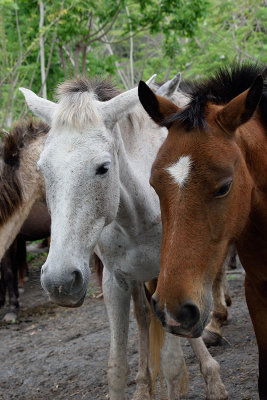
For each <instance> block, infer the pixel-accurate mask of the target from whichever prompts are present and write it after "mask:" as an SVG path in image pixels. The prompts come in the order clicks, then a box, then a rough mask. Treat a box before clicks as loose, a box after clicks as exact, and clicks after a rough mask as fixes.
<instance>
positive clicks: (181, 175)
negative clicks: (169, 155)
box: [166, 156, 192, 186]
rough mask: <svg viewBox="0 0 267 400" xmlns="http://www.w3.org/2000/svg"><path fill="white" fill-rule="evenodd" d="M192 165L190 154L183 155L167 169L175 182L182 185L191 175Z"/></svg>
mask: <svg viewBox="0 0 267 400" xmlns="http://www.w3.org/2000/svg"><path fill="white" fill-rule="evenodd" d="M191 165H192V162H191V160H190V156H182V157H180V158H179V160H178V161H177V162H176V163H174V164H172V165H171V166H170V167H168V168H166V169H167V171H168V172H169V174H170V175H171V176H172V177H173V179H174V180H175V182H176V183H178V185H179V186H182V185H183V184H184V183H185V181H186V180H187V178H188V176H189V172H190V168H191Z"/></svg>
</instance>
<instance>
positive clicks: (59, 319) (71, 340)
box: [0, 268, 258, 400]
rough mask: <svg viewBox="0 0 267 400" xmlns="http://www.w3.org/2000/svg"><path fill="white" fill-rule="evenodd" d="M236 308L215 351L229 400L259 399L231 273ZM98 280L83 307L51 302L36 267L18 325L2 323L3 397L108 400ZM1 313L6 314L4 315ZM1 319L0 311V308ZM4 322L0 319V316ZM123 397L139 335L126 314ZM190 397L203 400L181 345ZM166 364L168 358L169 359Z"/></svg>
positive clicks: (243, 312)
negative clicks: (126, 362) (223, 340)
mask: <svg viewBox="0 0 267 400" xmlns="http://www.w3.org/2000/svg"><path fill="white" fill-rule="evenodd" d="M228 278H229V283H230V288H231V293H232V299H233V306H232V307H231V309H230V322H229V324H228V325H227V326H225V327H224V336H225V337H226V339H227V341H228V342H229V344H227V343H225V344H224V345H223V346H221V347H212V348H211V349H210V351H211V354H212V355H213V356H214V357H215V358H216V360H217V361H218V362H219V363H220V366H221V374H222V379H223V382H224V384H225V385H226V388H227V390H228V392H229V396H230V399H231V400H257V399H258V394H257V348H256V342H255V336H254V333H253V329H252V325H251V322H250V319H249V316H248V310H247V306H246V303H245V299H244V289H243V280H244V275H243V274H236V275H235V274H231V275H228ZM98 293H99V288H98V287H97V283H96V282H95V281H93V282H92V286H91V287H90V288H89V295H88V297H87V298H86V300H85V303H84V305H83V306H82V307H80V308H78V309H65V308H61V307H56V306H54V305H53V304H51V303H50V302H49V301H48V299H47V297H46V296H45V294H44V292H43V291H42V289H41V287H40V283H39V271H38V270H36V268H34V269H33V270H31V273H30V280H29V282H28V283H27V284H26V288H25V292H24V294H23V295H22V296H21V297H20V304H21V311H20V316H19V323H16V324H12V325H6V324H4V323H1V325H0V399H1V400H2V399H3V400H13V399H19V400H37V399H38V400H50V399H56V400H63V399H64V400H82V399H86V400H106V399H107V398H108V396H107V392H108V388H107V378H106V370H107V361H108V354H109V326H108V321H107V315H106V311H105V307H104V302H103V299H96V298H93V296H94V295H96V294H98ZM2 311H3V310H2ZM0 313H1V310H0ZM0 319H1V315H0ZM130 319H131V321H130V331H129V346H128V359H129V365H130V369H131V374H130V375H129V379H128V387H127V393H128V398H129V399H130V398H131V395H132V394H133V392H134V388H135V382H134V379H135V374H136V371H137V330H136V323H135V320H134V317H133V313H131V317H130ZM183 348H184V352H185V357H186V364H187V367H188V371H189V378H190V384H189V392H188V393H187V395H186V396H184V397H183V399H187V400H202V399H205V385H204V382H203V378H202V377H201V374H200V371H199V365H198V363H197V362H196V360H195V357H194V355H193V354H192V351H191V348H190V347H189V346H188V344H187V342H186V341H185V340H183ZM170 362H171V360H170Z"/></svg>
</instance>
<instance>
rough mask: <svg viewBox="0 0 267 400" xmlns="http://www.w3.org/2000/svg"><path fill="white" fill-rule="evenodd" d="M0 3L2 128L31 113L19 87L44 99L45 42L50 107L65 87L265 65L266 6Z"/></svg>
mask: <svg viewBox="0 0 267 400" xmlns="http://www.w3.org/2000/svg"><path fill="white" fill-rule="evenodd" d="M43 3H44V7H45V16H44V26H43V28H42V29H40V28H39V21H40V10H39V1H37V0H34V1H32V0H16V1H15V0H0V11H1V16H0V35H1V40H0V71H1V76H0V101H1V108H0V127H5V128H8V127H9V126H10V125H11V124H12V122H13V121H14V120H16V119H17V118H18V117H19V116H20V115H21V114H23V113H24V112H25V110H26V107H25V104H24V99H23V96H22V95H21V93H20V92H19V91H18V87H20V86H24V87H28V88H31V89H32V90H34V91H35V92H36V93H40V90H41V87H42V83H41V72H40V37H41V36H42V35H43V37H44V43H45V64H46V75H47V77H46V84H47V89H48V98H50V99H52V98H53V95H54V91H55V88H56V86H57V85H58V84H59V83H60V82H62V81H63V80H65V79H68V78H71V77H74V76H79V75H83V74H86V75H89V76H91V77H93V76H95V75H102V76H103V77H112V78H114V77H116V81H117V82H119V83H120V85H121V87H122V88H128V87H131V86H132V85H133V84H136V83H137V82H138V81H139V79H141V78H143V79H146V78H148V77H149V76H151V75H152V74H153V73H155V72H156V73H157V74H158V80H166V79H168V78H169V76H170V75H173V74H174V73H176V72H177V71H178V70H180V71H181V72H182V73H183V76H185V77H187V78H197V77H199V76H207V75H209V74H210V73H212V72H213V71H214V70H215V69H216V68H217V67H219V66H221V65H224V64H229V63H231V62H232V61H233V60H235V61H237V62H242V61H243V60H245V59H250V60H258V61H260V62H262V63H264V62H265V63H266V50H267V35H266V33H267V32H266V31H267V28H266V27H267V7H266V5H265V4H266V3H265V2H264V0H262V1H259V0H225V1H224V2H221V1H220V0H161V1H160V2H159V1H158V0H135V1H134V0H131V1H130V0H98V1H97V0H43Z"/></svg>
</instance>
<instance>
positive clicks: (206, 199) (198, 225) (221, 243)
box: [139, 65, 267, 399]
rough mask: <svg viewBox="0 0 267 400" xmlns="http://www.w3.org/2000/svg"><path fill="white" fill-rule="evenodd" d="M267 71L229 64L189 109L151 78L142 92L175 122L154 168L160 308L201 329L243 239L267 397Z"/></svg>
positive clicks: (167, 320) (154, 112)
mask: <svg viewBox="0 0 267 400" xmlns="http://www.w3.org/2000/svg"><path fill="white" fill-rule="evenodd" d="M261 71H262V68H260V67H259V66H253V65H243V66H241V67H234V68H232V69H226V70H221V71H220V72H219V73H218V74H217V76H216V77H215V78H211V79H210V80H208V81H206V82H204V83H200V84H193V85H191V88H190V90H191V98H192V100H191V102H190V103H189V105H188V106H187V107H186V108H184V109H179V108H178V107H177V106H175V105H174V104H173V103H172V102H170V101H168V100H166V99H163V98H161V97H159V96H156V95H154V94H153V93H152V92H151V91H150V89H148V88H147V87H146V86H145V84H144V83H140V86H139V97H140V101H141V103H142V104H143V106H144V108H145V109H146V111H147V112H148V113H149V115H150V116H151V117H152V118H153V120H154V121H156V122H157V123H159V124H160V125H163V126H166V127H167V128H168V129H169V134H168V137H167V139H166V141H165V142H164V143H163V145H162V147H161V148H160V150H159V153H158V155H157V158H156V160H155V162H154V165H153V167H152V172H151V184H152V186H153V187H154V188H155V190H156V192H157V193H158V195H159V198H160V204H161V212H162V223H163V238H162V254H161V268H160V275H159V279H158V285H157V289H156V292H155V294H154V296H153V306H154V310H155V312H156V314H157V315H158V317H159V318H160V320H161V322H162V324H163V325H164V326H165V327H166V329H167V330H168V331H170V332H172V333H174V334H178V335H181V336H189V337H197V336H199V335H200V334H201V333H202V331H203V329H204V327H205V325H206V323H207V320H208V316H209V313H210V309H211V305H212V285H213V282H214V280H215V277H216V275H217V273H218V271H219V270H220V269H221V267H222V264H223V262H224V259H225V257H226V254H227V252H228V249H229V246H230V245H231V244H232V243H235V244H236V246H237V250H238V254H239V257H240V259H241V262H242V264H243V266H244V268H245V270H246V282H245V287H246V298H247V304H248V307H249V311H250V315H251V319H252V321H253V325H254V329H255V333H256V337H257V342H258V348H259V393H260V399H267V381H266V379H264V378H265V377H266V376H267V265H266V264H267V246H266V242H267V201H266V200H267V176H266V170H267V157H266V154H267V119H266V115H267V92H266V89H267V88H266V85H264V80H263V74H261ZM264 74H265V73H264ZM187 92H188V89H187Z"/></svg>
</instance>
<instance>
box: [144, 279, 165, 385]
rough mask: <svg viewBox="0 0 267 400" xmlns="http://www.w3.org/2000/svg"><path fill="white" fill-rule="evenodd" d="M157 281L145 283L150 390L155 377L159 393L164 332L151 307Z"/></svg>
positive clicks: (161, 383) (161, 378)
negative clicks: (150, 374)
mask: <svg viewBox="0 0 267 400" xmlns="http://www.w3.org/2000/svg"><path fill="white" fill-rule="evenodd" d="M156 286H157V279H153V280H152V281H149V282H147V283H146V285H145V288H146V294H147V298H148V300H149V304H150V329H149V351H150V367H151V370H152V390H153V391H154V388H155V384H156V379H157V376H159V379H160V386H161V391H162V388H163V377H162V373H161V370H160V351H161V348H162V346H163V344H164V339H165V331H164V329H163V327H162V325H161V323H160V321H159V319H158V318H157V317H156V315H155V314H154V312H153V310H152V307H151V297H152V295H153V293H154V292H155V290H156Z"/></svg>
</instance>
